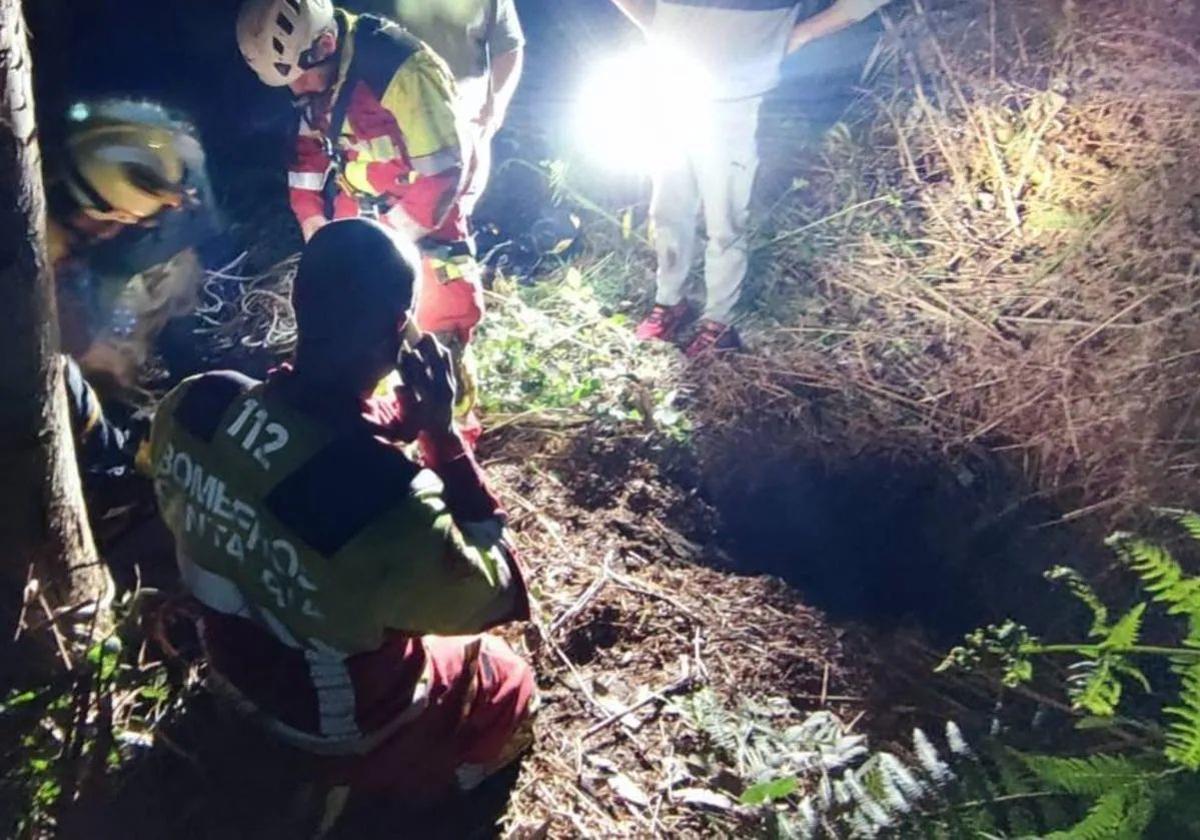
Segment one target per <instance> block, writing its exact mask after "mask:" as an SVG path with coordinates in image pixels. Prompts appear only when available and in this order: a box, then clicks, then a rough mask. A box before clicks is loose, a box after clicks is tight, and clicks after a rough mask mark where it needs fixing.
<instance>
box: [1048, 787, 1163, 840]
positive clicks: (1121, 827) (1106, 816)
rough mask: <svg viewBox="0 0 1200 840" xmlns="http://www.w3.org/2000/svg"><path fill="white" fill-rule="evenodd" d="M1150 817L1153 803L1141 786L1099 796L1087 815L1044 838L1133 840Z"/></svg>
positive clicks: (1060, 839)
mask: <svg viewBox="0 0 1200 840" xmlns="http://www.w3.org/2000/svg"><path fill="white" fill-rule="evenodd" d="M1153 816H1154V803H1153V800H1152V799H1151V798H1150V796H1149V791H1148V790H1147V788H1146V786H1145V785H1143V784H1138V785H1130V786H1127V787H1122V788H1117V789H1115V790H1111V791H1108V792H1107V793H1104V794H1102V795H1101V796H1100V797H1099V798H1098V799H1097V800H1096V801H1095V803H1093V805H1092V807H1091V809H1090V810H1089V811H1088V813H1087V816H1086V817H1084V818H1083V819H1082V820H1080V821H1079V822H1077V823H1076V824H1075V825H1073V826H1071V827H1070V828H1068V829H1067V830H1066V831H1055V832H1053V833H1052V834H1048V835H1046V838H1047V840H1136V838H1140V837H1141V836H1142V833H1143V831H1144V830H1145V828H1146V826H1147V825H1149V823H1150V820H1151V818H1153Z"/></svg>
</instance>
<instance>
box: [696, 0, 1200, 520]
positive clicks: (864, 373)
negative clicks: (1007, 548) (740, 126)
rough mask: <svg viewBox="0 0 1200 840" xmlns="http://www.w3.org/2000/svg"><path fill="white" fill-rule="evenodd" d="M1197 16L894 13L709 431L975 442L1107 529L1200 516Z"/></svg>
mask: <svg viewBox="0 0 1200 840" xmlns="http://www.w3.org/2000/svg"><path fill="white" fill-rule="evenodd" d="M1193 9H1194V7H1193V5H1192V4H1189V3H1172V2H1157V3H1148V4H1137V5H1136V6H1135V5H1133V4H1123V3H1108V2H1095V3H1080V4H1075V3H1071V2H1067V3H1064V4H1063V5H1061V6H1059V5H1058V4H1050V3H1031V2H1021V3H1014V4H1008V3H1000V2H991V0H969V2H961V1H960V2H954V3H938V4H937V7H936V8H935V7H933V6H928V7H927V6H925V5H923V4H922V2H921V0H914V2H913V4H912V6H911V7H910V6H901V7H895V8H894V9H893V10H892V16H891V17H890V18H889V19H887V20H886V21H885V23H886V32H885V34H884V35H883V37H882V39H881V41H880V44H879V46H878V47H877V49H876V51H875V53H874V54H873V56H872V59H871V62H870V63H869V66H868V68H867V70H866V72H865V74H864V82H863V89H862V95H861V97H860V99H859V101H858V102H857V103H856V104H855V105H854V106H853V107H852V108H851V109H850V110H849V111H848V112H847V114H846V116H845V117H844V119H843V121H842V122H841V123H839V124H838V125H836V126H834V128H833V130H831V131H830V132H828V133H827V135H826V137H825V140H824V142H823V144H822V148H821V150H820V155H819V163H817V164H816V165H815V166H814V167H813V168H812V169H811V170H810V171H807V172H806V173H805V174H806V176H807V177H806V179H804V180H797V181H796V183H795V186H794V188H793V189H792V190H791V191H790V192H789V193H788V194H787V195H785V196H784V197H783V198H782V199H781V200H780V201H779V203H778V204H776V206H775V207H774V208H772V210H771V217H770V219H769V221H768V225H769V227H770V229H771V231H772V233H771V234H769V235H766V236H763V237H761V238H760V248H759V252H758V256H759V257H761V258H762V260H763V262H764V263H766V264H767V266H768V267H767V268H766V269H765V271H764V272H763V275H765V279H763V280H762V281H761V284H762V289H761V294H760V302H761V305H760V306H759V309H758V311H757V312H756V313H755V314H754V315H753V316H752V317H751V319H750V321H751V323H753V324H754V325H755V327H757V329H756V328H755V327H751V328H750V330H749V332H750V333H751V335H752V336H753V339H754V340H753V343H754V345H755V349H756V351H757V352H756V354H755V355H754V357H752V358H750V359H748V360H746V361H745V362H742V361H739V362H738V364H737V365H723V364H721V365H715V366H713V368H712V370H711V374H710V375H708V376H706V377H703V378H702V383H703V385H702V387H701V394H702V396H703V399H701V400H700V401H699V404H700V405H701V406H704V407H705V408H704V415H705V416H704V420H705V421H706V422H707V423H708V425H710V426H718V427H722V428H726V429H731V428H735V427H736V426H737V425H738V424H744V423H745V422H746V421H747V420H749V419H751V416H752V415H753V416H756V417H757V418H760V419H761V418H762V417H763V416H764V412H765V413H766V415H765V416H768V417H779V416H787V417H790V418H791V419H795V418H796V417H797V416H799V417H803V418H805V419H806V420H807V421H809V422H807V423H804V424H801V425H802V426H807V427H808V428H809V429H811V430H815V432H814V433H815V436H816V437H818V438H820V439H822V441H823V442H824V443H831V444H833V446H834V449H836V450H838V451H841V452H844V451H846V450H847V449H850V450H854V449H857V448H861V447H862V446H864V445H873V446H888V445H894V446H895V447H896V448H898V449H903V448H917V449H926V450H935V451H936V450H942V451H945V452H950V453H954V452H956V451H962V449H963V448H964V447H970V446H973V445H984V446H988V447H991V448H992V449H993V450H1000V451H1004V452H1008V453H1010V454H1011V455H1012V456H1013V457H1015V458H1016V459H1017V461H1016V463H1018V464H1019V465H1020V466H1021V468H1022V469H1023V470H1024V473H1025V475H1026V476H1027V477H1028V478H1029V479H1030V481H1031V483H1033V484H1034V486H1036V487H1037V488H1039V489H1040V490H1041V491H1045V492H1052V493H1055V494H1057V496H1058V498H1059V499H1060V500H1061V501H1062V502H1064V503H1065V504H1066V505H1067V506H1068V508H1069V509H1071V510H1072V511H1073V512H1071V513H1068V514H1067V516H1069V517H1073V516H1076V515H1082V514H1084V513H1103V514H1104V516H1105V517H1106V518H1105V519H1104V520H1103V521H1104V522H1105V523H1107V522H1110V521H1112V520H1113V519H1114V518H1118V517H1120V516H1122V515H1124V514H1128V513H1130V512H1132V511H1136V510H1138V509H1139V508H1140V507H1142V506H1143V505H1145V504H1146V503H1148V502H1158V503H1163V502H1167V501H1170V502H1172V503H1179V502H1183V503H1191V504H1194V503H1195V501H1194V500H1195V499H1196V497H1197V496H1198V495H1200V493H1198V492H1197V486H1196V471H1197V469H1200V459H1198V458H1197V454H1198V449H1197V443H1198V442H1200V417H1198V416H1197V409H1198V408H1200V390H1198V389H1197V387H1196V384H1197V374H1198V373H1200V332H1198V330H1197V329H1196V327H1195V326H1194V324H1195V322H1196V309H1197V308H1198V307H1200V295H1198V290H1200V276H1198V269H1200V266H1198V264H1197V256H1196V250H1197V245H1198V244H1200V149H1197V147H1196V144H1195V137H1196V136H1197V129H1200V50H1197V48H1196V47H1195V46H1194V44H1195V43H1196V42H1197V33H1200V18H1198V17H1197V15H1196V13H1195V12H1194V10H1193ZM797 396H799V397H800V399H796V397H797ZM818 420H819V421H820V422H817V421H818Z"/></svg>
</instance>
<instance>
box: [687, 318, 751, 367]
mask: <svg viewBox="0 0 1200 840" xmlns="http://www.w3.org/2000/svg"><path fill="white" fill-rule="evenodd" d="M741 346H742V342H741V339H739V338H738V334H737V330H735V329H734V328H733V327H731V326H729V325H727V324H722V323H721V322H720V321H712V320H710V319H708V318H705V319H703V320H702V321H700V331H699V332H697V333H696V337H695V338H693V339H692V343H691V344H689V345H688V346H687V349H686V350H684V351H683V352H684V354H685V355H686V356H687V357H688V358H689V359H695V358H696V357H697V356H702V355H704V354H705V353H708V352H709V351H712V350H737V349H739V348H740V347H741Z"/></svg>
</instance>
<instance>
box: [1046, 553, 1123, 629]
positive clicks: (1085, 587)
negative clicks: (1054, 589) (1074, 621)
mask: <svg viewBox="0 0 1200 840" xmlns="http://www.w3.org/2000/svg"><path fill="white" fill-rule="evenodd" d="M1045 578H1046V580H1050V581H1055V582H1058V583H1062V584H1064V585H1065V586H1066V587H1067V589H1069V590H1070V592H1071V594H1072V595H1074V596H1075V597H1076V598H1078V599H1079V600H1080V601H1082V602H1083V603H1084V604H1085V605H1086V606H1087V608H1088V609H1090V610H1091V611H1092V628H1091V630H1089V631H1088V635H1090V636H1093V637H1099V636H1103V635H1105V634H1106V633H1107V632H1108V607H1107V606H1105V605H1104V602H1103V601H1101V600H1100V596H1099V595H1097V594H1096V590H1094V589H1092V587H1091V585H1089V584H1088V582H1087V581H1085V580H1084V579H1083V576H1082V575H1080V574H1079V572H1077V571H1075V570H1074V569H1072V568H1070V567H1069V566H1055V567H1054V568H1052V569H1050V570H1049V571H1047V572H1046V574H1045Z"/></svg>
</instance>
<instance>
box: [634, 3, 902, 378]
mask: <svg viewBox="0 0 1200 840" xmlns="http://www.w3.org/2000/svg"><path fill="white" fill-rule="evenodd" d="M886 2H887V0H836V2H834V3H833V5H832V6H830V7H829V8H827V9H826V10H824V11H822V12H819V13H818V14H816V15H813V16H812V17H809V18H806V19H805V20H803V21H800V22H797V21H796V17H797V12H798V6H799V4H798V2H797V0H613V3H614V4H615V5H616V6H617V7H618V8H619V9H620V10H621V11H622V12H624V13H625V15H626V16H627V17H629V19H630V20H632V21H633V22H634V23H635V24H637V25H638V26H639V27H640V28H641V29H642V30H643V31H644V32H645V33H646V35H647V37H648V38H649V39H650V40H651V41H652V42H659V43H665V44H669V45H671V46H672V47H673V48H676V49H681V50H683V51H685V52H686V53H687V54H688V57H689V58H690V59H692V60H694V61H695V62H696V63H697V64H698V65H699V66H700V67H701V68H703V69H704V70H705V71H706V72H707V74H708V79H709V82H710V84H711V91H710V102H709V103H708V104H709V108H708V115H707V118H708V119H709V120H710V122H711V125H710V127H709V128H710V130H709V132H708V134H709V141H708V142H706V143H703V144H696V145H695V146H693V147H689V148H681V149H680V150H679V154H678V155H677V156H676V157H675V159H674V160H671V161H669V162H666V163H664V164H663V165H661V166H660V167H659V169H658V171H657V172H655V173H654V179H653V180H654V196H653V198H652V200H651V203H650V217H651V220H652V222H653V224H654V230H655V250H656V251H657V256H658V270H657V274H656V292H655V303H654V306H653V308H652V309H651V310H650V313H649V315H648V316H647V317H646V319H645V320H643V321H642V322H641V324H639V325H638V327H637V336H638V338H640V339H642V340H647V341H648V340H661V341H671V340H674V339H675V338H676V336H677V335H678V334H679V332H680V330H681V328H682V327H684V326H685V325H686V324H687V323H688V322H689V321H690V320H691V316H692V310H691V304H690V303H689V302H688V300H687V298H686V297H685V291H686V285H687V278H688V274H689V272H690V271H691V266H692V260H693V257H694V256H695V250H696V238H697V237H696V216H697V214H698V213H699V212H700V211H701V210H703V215H704V224H705V228H706V230H707V233H708V244H707V247H706V249H705V258H704V286H705V305H704V310H703V312H702V313H701V319H700V322H699V325H698V328H697V330H696V333H695V336H694V337H693V338H692V340H691V341H690V342H689V344H688V346H687V348H686V350H685V352H686V353H687V355H688V356H690V357H693V358H694V357H696V356H700V355H702V354H704V353H707V352H709V351H711V350H724V349H734V348H737V347H738V346H739V345H740V342H739V339H738V336H737V332H736V330H735V329H734V328H733V325H732V321H733V312H734V307H735V306H736V305H737V303H738V300H739V298H740V297H741V292H742V285H743V283H744V281H745V279H746V268H747V263H748V257H749V253H748V247H747V241H746V231H747V225H748V222H749V216H750V198H751V194H752V192H753V188H754V178H755V175H756V174H757V171H758V160H759V157H758V142H757V133H758V114H759V110H760V109H761V107H762V101H763V97H764V96H765V95H766V94H767V93H768V92H770V90H771V89H772V88H773V87H775V85H776V84H777V83H778V81H779V67H780V63H781V62H782V60H783V57H784V55H785V54H786V53H788V52H792V51H795V50H797V49H799V48H801V47H802V46H804V45H805V44H807V43H808V42H810V41H813V40H815V39H817V38H820V37H823V36H825V35H829V34H831V33H833V32H836V31H838V30H840V29H843V28H845V27H847V26H849V25H850V24H852V23H855V22H856V21H859V20H862V19H863V18H865V17H867V16H868V15H870V14H871V13H872V12H874V11H875V10H876V9H878V8H880V7H881V6H883V5H884V4H885V3H886Z"/></svg>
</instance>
